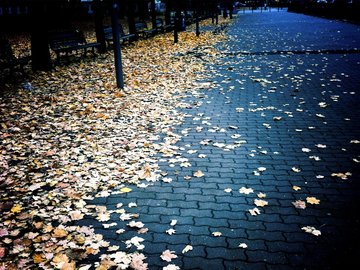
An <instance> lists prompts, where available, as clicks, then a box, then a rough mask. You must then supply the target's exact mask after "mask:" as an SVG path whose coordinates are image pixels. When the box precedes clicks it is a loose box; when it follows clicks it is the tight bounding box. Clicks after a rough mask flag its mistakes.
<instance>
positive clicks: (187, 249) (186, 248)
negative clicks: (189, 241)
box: [181, 245, 193, 254]
mask: <svg viewBox="0 0 360 270" xmlns="http://www.w3.org/2000/svg"><path fill="white" fill-rule="evenodd" d="M191 250H193V246H191V245H187V246H186V247H185V248H184V249H183V250H182V251H181V253H182V254H184V253H186V252H189V251H191Z"/></svg>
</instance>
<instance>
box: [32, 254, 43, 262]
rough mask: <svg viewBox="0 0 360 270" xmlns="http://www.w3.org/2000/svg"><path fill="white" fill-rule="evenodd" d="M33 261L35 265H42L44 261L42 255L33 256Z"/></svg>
mask: <svg viewBox="0 0 360 270" xmlns="http://www.w3.org/2000/svg"><path fill="white" fill-rule="evenodd" d="M33 261H34V263H36V264H39V263H42V262H43V261H45V258H44V255H43V254H39V253H36V254H34V256H33Z"/></svg>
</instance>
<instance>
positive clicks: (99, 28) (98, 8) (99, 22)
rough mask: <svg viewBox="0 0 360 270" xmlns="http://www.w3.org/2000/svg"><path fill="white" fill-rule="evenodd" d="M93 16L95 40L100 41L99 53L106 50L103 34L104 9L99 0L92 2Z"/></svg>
mask: <svg viewBox="0 0 360 270" xmlns="http://www.w3.org/2000/svg"><path fill="white" fill-rule="evenodd" d="M93 9H94V18H95V32H96V40H97V42H99V43H100V46H99V53H105V52H106V40H105V34H104V25H103V20H104V10H103V6H102V4H101V1H100V0H95V1H94V4H93Z"/></svg>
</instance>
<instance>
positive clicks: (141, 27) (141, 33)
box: [135, 21, 157, 38]
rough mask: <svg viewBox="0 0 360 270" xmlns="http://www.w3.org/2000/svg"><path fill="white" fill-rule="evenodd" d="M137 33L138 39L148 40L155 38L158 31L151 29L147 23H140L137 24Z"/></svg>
mask: <svg viewBox="0 0 360 270" xmlns="http://www.w3.org/2000/svg"><path fill="white" fill-rule="evenodd" d="M135 32H136V35H137V36H138V37H141V38H148V37H151V36H154V35H155V34H156V33H157V30H156V29H149V28H148V27H147V24H146V22H144V21H139V22H136V23H135Z"/></svg>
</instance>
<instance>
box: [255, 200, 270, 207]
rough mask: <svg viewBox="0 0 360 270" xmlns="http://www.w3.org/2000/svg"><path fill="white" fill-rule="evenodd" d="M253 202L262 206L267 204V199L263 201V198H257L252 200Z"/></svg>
mask: <svg viewBox="0 0 360 270" xmlns="http://www.w3.org/2000/svg"><path fill="white" fill-rule="evenodd" d="M254 203H255V205H256V206H258V207H264V206H266V205H268V204H269V203H268V202H267V201H265V200H259V199H255V200H254Z"/></svg>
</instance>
